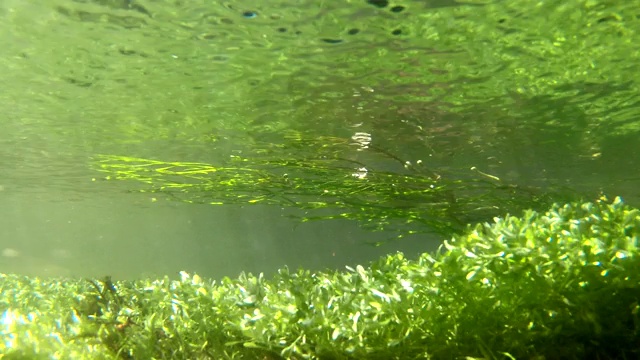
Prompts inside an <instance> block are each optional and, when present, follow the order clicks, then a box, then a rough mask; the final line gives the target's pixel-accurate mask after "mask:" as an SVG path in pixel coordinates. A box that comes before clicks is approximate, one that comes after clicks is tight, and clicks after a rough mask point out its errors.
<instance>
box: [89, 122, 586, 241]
mask: <svg viewBox="0 0 640 360" xmlns="http://www.w3.org/2000/svg"><path fill="white" fill-rule="evenodd" d="M354 145H357V144H354V142H353V140H352V139H344V138H337V137H317V138H314V139H311V138H309V137H303V136H302V135H301V134H299V133H295V136H293V135H290V136H287V137H286V138H285V139H284V140H283V142H282V143H280V144H278V143H269V144H264V145H254V146H255V148H254V149H253V150H252V151H251V152H247V155H243V156H240V155H231V156H230V157H229V158H228V160H223V161H221V163H220V164H217V165H213V164H207V163H199V162H170V161H161V160H152V159H144V158H135V157H129V156H116V155H99V156H96V157H95V161H94V167H95V168H96V169H97V170H98V171H100V172H102V173H103V174H105V176H104V177H103V179H107V180H129V181H135V182H137V184H136V183H135V182H133V183H130V186H135V189H137V190H138V191H141V192H146V193H152V194H155V195H153V196H165V197H167V198H169V199H175V200H179V201H186V202H189V203H201V204H213V205H223V204H241V205H252V204H266V205H277V206H281V207H286V208H290V209H299V210H303V212H300V213H299V214H292V215H291V216H293V217H296V218H298V220H300V221H311V220H328V219H339V218H341V219H349V220H355V221H357V222H358V223H359V224H361V225H362V226H363V227H364V228H367V229H370V230H374V231H383V230H393V231H395V232H397V233H398V236H399V237H404V236H407V235H410V234H417V233H425V232H435V233H439V234H441V235H444V236H451V235H452V234H454V233H458V232H460V231H462V230H463V229H464V228H465V227H466V226H467V225H466V224H469V223H474V222H479V221H486V220H489V219H491V218H492V217H494V216H499V215H503V214H506V213H518V212H520V211H522V210H524V209H527V208H534V209H543V208H546V207H548V206H550V205H551V204H552V202H553V201H558V202H565V201H566V202H568V201H570V200H573V199H574V198H575V196H573V195H572V193H571V192H569V191H567V190H566V189H562V191H560V189H559V188H556V189H554V188H552V187H547V188H545V189H542V188H537V187H531V186H529V187H526V186H518V185H515V184H509V183H506V182H504V181H502V180H501V179H499V178H498V177H495V176H492V175H490V174H487V173H484V172H482V171H480V170H478V169H475V168H472V169H470V170H467V171H458V172H451V171H449V172H448V173H444V172H440V171H439V170H438V171H436V170H434V169H430V168H428V167H427V166H426V165H424V164H423V163H422V162H421V161H418V162H416V163H414V164H412V163H410V162H408V161H403V160H401V159H400V158H398V157H396V156H395V155H394V154H392V153H390V152H388V151H385V150H383V149H380V148H376V147H374V146H368V148H367V151H368V152H369V153H370V154H376V155H378V156H379V158H381V159H383V160H384V161H387V162H389V163H392V164H395V167H396V168H399V169H400V170H394V171H389V170H386V169H385V167H386V168H390V167H392V165H389V164H386V165H383V166H381V165H380V164H379V163H380V161H378V164H377V165H375V164H374V165H372V164H371V162H369V163H366V164H365V163H363V162H362V161H359V160H356V159H353V158H350V157H353V153H354V152H356V150H354ZM304 148H307V149H314V151H308V150H306V152H305V151H304V150H302V149H304ZM301 154H302V155H301Z"/></svg>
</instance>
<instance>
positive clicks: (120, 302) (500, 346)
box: [0, 199, 640, 359]
mask: <svg viewBox="0 0 640 360" xmlns="http://www.w3.org/2000/svg"><path fill="white" fill-rule="evenodd" d="M639 237H640V211H638V210H637V209H633V208H630V207H628V206H626V205H624V204H622V202H621V201H620V199H616V200H615V201H614V202H613V203H605V202H602V201H601V202H596V203H585V204H568V205H558V206H554V207H552V208H551V209H550V210H549V211H547V212H546V213H536V212H533V211H528V212H526V213H525V214H524V215H523V216H522V217H510V216H509V217H505V218H502V219H495V222H494V223H492V224H481V225H476V226H472V227H469V229H468V231H467V233H466V234H465V235H463V236H458V237H454V238H453V239H451V240H449V241H447V242H445V244H444V245H443V246H442V247H441V249H440V251H439V252H437V253H435V254H423V255H422V256H420V257H419V258H418V259H415V260H409V259H407V258H405V257H404V256H403V255H402V254H400V253H398V254H393V255H389V256H387V257H384V258H381V259H380V260H378V261H376V262H373V263H371V264H369V265H368V266H366V267H363V266H357V267H355V268H348V269H347V270H346V271H335V272H319V273H312V272H309V271H304V270H299V271H295V272H294V271H290V270H287V269H282V270H280V271H279V272H278V274H277V275H275V276H273V277H272V278H269V279H266V278H265V277H263V276H261V275H260V276H253V275H250V274H242V275H240V276H239V277H238V278H237V279H229V278H225V279H223V280H221V281H209V280H205V279H202V278H200V277H199V276H197V275H193V276H192V275H189V274H187V273H181V279H180V280H170V279H168V278H164V279H155V280H154V279H147V280H138V281H132V282H119V281H117V282H116V281H111V280H110V279H108V278H105V279H100V280H64V279H55V280H54V279H49V280H47V279H37V278H27V277H21V276H17V275H0V286H1V290H2V292H1V295H0V310H1V311H2V318H1V319H0V334H1V336H2V341H1V342H0V354H2V355H0V358H2V359H25V358H28V359H35V358H43V359H44V358H47V359H48V358H57V359H152V358H153V359H420V358H424V359H430V358H433V359H454V358H464V357H469V358H483V359H502V358H524V359H532V358H537V359H559V358H562V359H582V358H599V359H613V358H616V359H623V358H626V359H633V358H639V357H640V314H639V311H640V304H639V302H640V285H639V284H640V256H639V251H638V239H639Z"/></svg>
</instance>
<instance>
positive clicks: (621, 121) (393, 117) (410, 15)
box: [0, 0, 640, 278]
mask: <svg viewBox="0 0 640 360" xmlns="http://www.w3.org/2000/svg"><path fill="white" fill-rule="evenodd" d="M551 3H554V4H551ZM632 3H633V2H630V1H595V0H589V1H586V0H585V1H580V0H572V1H564V2H561V3H555V2H549V3H540V2H536V1H508V2H503V1H459V2H456V1H431V2H430V1H395V2H393V1H392V2H388V3H387V2H386V1H365V0H358V1H356V0H351V1H274V0H269V1H262V2H259V4H258V5H256V2H249V1H177V0H176V1H152V0H147V1H142V0H141V1H134V0H130V1H126V0H93V1H91V0H85V1H80V0H78V1H71V0H65V1H63V0H51V1H46V2H44V1H23V0H5V1H2V3H1V4H0V84H1V85H0V86H1V89H0V167H1V168H0V248H1V249H3V253H2V255H3V256H2V257H1V258H0V271H2V272H18V273H23V274H28V275H41V276H53V275H66V276H103V275H106V274H109V275H112V276H114V277H116V278H136V277H139V276H145V275H151V276H156V275H164V274H176V273H177V272H178V271H180V270H186V271H189V272H192V271H195V272H198V273H200V274H201V275H204V276H213V277H220V276H223V275H231V276H233V275H236V274H237V273H239V272H240V271H252V272H260V271H264V272H267V273H269V272H272V271H274V270H275V269H277V268H279V267H282V266H284V265H288V266H291V267H298V266H304V267H307V268H311V269H322V268H325V267H329V268H340V267H342V266H343V265H352V266H353V265H355V264H358V263H365V262H366V261H368V260H371V259H374V258H376V257H378V256H380V255H383V254H386V253H389V252H393V251H396V250H402V251H405V252H407V253H408V254H409V256H412V255H415V254H416V253H418V252H421V251H428V250H433V249H435V248H436V247H437V245H438V244H439V242H440V241H441V240H442V237H441V236H437V235H431V236H429V235H424V236H420V237H413V238H411V239H407V240H403V241H396V242H384V244H383V245H382V246H379V247H373V246H371V245H368V244H367V242H371V241H384V240H385V239H388V238H389V237H390V236H393V235H394V234H393V232H392V231H391V232H387V233H374V232H370V231H366V230H363V229H361V228H360V227H359V226H358V224H357V223H356V222H353V221H349V220H330V221H319V222H308V223H300V222H298V221H295V220H291V219H289V218H287V217H285V216H283V215H288V214H290V213H291V212H293V211H294V210H292V209H288V208H286V207H283V206H266V205H255V206H240V205H223V206H213V205H206V204H188V203H184V202H180V201H172V200H171V199H170V198H166V197H161V196H156V195H150V194H148V193H138V192H132V191H131V190H132V189H136V188H137V187H136V184H132V183H131V182H126V181H103V180H104V179H103V178H104V174H100V173H99V172H97V171H96V170H95V167H94V166H92V164H93V163H94V162H95V160H94V159H95V156H97V155H100V154H112V155H118V156H130V157H139V158H147V159H158V160H162V161H170V162H204V163H209V164H219V163H222V162H225V161H227V160H228V159H229V158H230V157H231V156H245V155H246V156H249V155H250V154H253V155H255V154H263V153H264V152H265V151H266V150H265V149H271V150H269V152H268V155H267V156H270V157H273V158H274V159H281V158H287V157H291V156H294V157H296V156H297V157H298V158H299V159H302V160H303V159H305V157H307V156H314V154H317V153H318V151H319V148H320V147H318V143H314V145H309V146H307V147H297V148H296V149H295V151H293V150H290V149H289V150H286V149H285V150H282V148H281V147H278V146H275V149H276V150H273V148H274V144H275V145H278V144H286V143H287V136H291V135H290V134H296V136H305V137H308V138H310V139H346V141H349V139H351V138H352V137H353V136H356V134H357V133H365V134H367V135H368V136H369V137H370V142H371V145H373V146H375V147H376V148H378V149H383V150H384V153H381V152H375V151H371V150H370V149H362V148H358V147H357V146H355V147H354V146H351V148H350V150H346V151H344V152H343V153H341V154H340V156H341V157H344V158H346V159H348V160H350V161H357V162H359V163H366V164H368V166H370V169H377V170H379V171H387V172H397V173H400V172H402V171H404V168H403V162H406V161H408V162H410V163H411V164H416V163H417V162H419V161H420V162H422V164H424V165H423V166H425V167H428V168H429V169H430V170H433V171H437V172H438V173H440V172H446V173H455V174H458V175H459V176H461V177H462V178H465V177H468V178H471V177H474V176H477V173H476V172H474V171H471V170H470V169H471V168H472V167H475V168H476V169H479V170H481V171H482V172H483V173H486V174H490V175H492V176H496V177H499V178H500V179H501V180H502V181H504V182H505V183H508V184H512V185H517V186H526V187H534V188H536V189H539V190H540V189H541V190H543V191H544V189H547V188H549V189H550V188H554V189H555V188H562V189H569V191H571V192H573V193H577V194H579V195H580V196H582V197H584V198H587V199H589V198H595V197H597V196H599V195H600V194H601V193H603V194H606V195H608V196H616V195H621V196H622V197H623V198H624V200H625V201H626V202H627V203H630V204H632V205H640V192H639V191H638V185H639V184H640V171H639V170H638V169H639V165H640V146H639V145H638V140H639V139H640V138H639V137H638V131H640V105H639V103H638V101H639V100H640V97H639V95H638V94H639V91H638V80H639V79H638V77H639V76H640V75H638V74H640V69H639V67H640V65H639V64H640V59H639V58H640V51H639V50H638V49H639V48H638V46H637V44H638V43H640V12H638V10H637V9H636V8H634V6H633V4H632ZM287 134H289V135H287ZM356 145H357V144H356ZM278 149H280V150H278ZM385 154H393V156H394V158H390V157H389V156H387V155H385ZM398 160H399V161H398ZM310 196H320V195H319V194H310ZM399 202H400V201H399ZM401 205H402V204H400V203H399V204H398V206H401ZM491 216H493V214H488V216H487V219H483V218H482V216H479V217H478V219H477V220H478V221H486V220H490V218H491Z"/></svg>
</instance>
